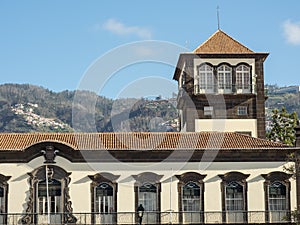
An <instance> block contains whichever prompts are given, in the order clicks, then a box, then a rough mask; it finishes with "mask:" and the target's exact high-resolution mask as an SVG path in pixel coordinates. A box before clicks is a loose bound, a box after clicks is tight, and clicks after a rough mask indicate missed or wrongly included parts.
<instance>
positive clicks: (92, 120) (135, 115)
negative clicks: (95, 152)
mask: <svg viewBox="0 0 300 225" xmlns="http://www.w3.org/2000/svg"><path fill="white" fill-rule="evenodd" d="M75 95H76V96H80V99H82V101H84V102H78V101H77V102H76V104H75V103H74V101H73V100H74V97H75ZM95 99H96V101H95ZM173 101H174V100H173ZM89 104H91V105H92V104H93V105H92V106H93V107H91V109H89V108H88V107H86V105H89ZM73 114H74V115H73ZM72 117H73V118H74V117H77V118H80V120H77V121H76V123H77V124H76V130H74V127H73V123H74V120H72ZM177 117H178V115H177V110H176V108H175V107H174V104H173V102H172V100H161V99H160V98H158V99H156V100H148V99H133V98H128V99H117V100H112V99H108V98H105V97H102V96H97V95H96V94H95V93H92V92H89V91H67V90H66V91H62V92H58V93H56V92H53V91H50V90H48V89H45V88H43V87H38V86H34V85H30V84H4V85H0V132H70V131H78V132H80V131H81V132H87V131H98V132H112V131H169V130H174V129H176V119H177Z"/></svg>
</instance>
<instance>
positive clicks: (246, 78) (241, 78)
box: [236, 65, 251, 93]
mask: <svg viewBox="0 0 300 225" xmlns="http://www.w3.org/2000/svg"><path fill="white" fill-rule="evenodd" d="M250 87H251V84H250V67H248V66H246V65H240V66H238V67H237V68H236V89H237V91H238V92H240V93H250Z"/></svg>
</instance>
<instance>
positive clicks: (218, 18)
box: [217, 6, 220, 30]
mask: <svg viewBox="0 0 300 225" xmlns="http://www.w3.org/2000/svg"><path fill="white" fill-rule="evenodd" d="M219 9H220V8H219V6H217V20H218V30H220V15H219Z"/></svg>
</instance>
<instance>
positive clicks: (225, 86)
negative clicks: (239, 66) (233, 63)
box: [218, 65, 232, 93]
mask: <svg viewBox="0 0 300 225" xmlns="http://www.w3.org/2000/svg"><path fill="white" fill-rule="evenodd" d="M218 89H219V92H222V93H231V91H232V72H231V68H230V67H229V66H227V65H222V66H220V67H218Z"/></svg>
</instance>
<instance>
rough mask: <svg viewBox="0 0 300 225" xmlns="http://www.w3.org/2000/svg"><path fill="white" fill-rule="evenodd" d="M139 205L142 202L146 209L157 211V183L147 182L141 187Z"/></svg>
mask: <svg viewBox="0 0 300 225" xmlns="http://www.w3.org/2000/svg"><path fill="white" fill-rule="evenodd" d="M138 204H139V205H140V204H142V205H143V207H144V209H145V211H156V210H157V208H156V206H157V188H156V186H155V185H153V184H150V183H145V184H143V185H142V186H140V187H139V203H138Z"/></svg>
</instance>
